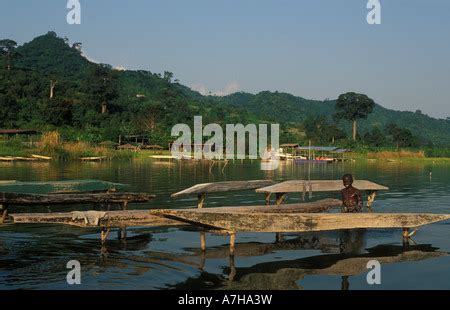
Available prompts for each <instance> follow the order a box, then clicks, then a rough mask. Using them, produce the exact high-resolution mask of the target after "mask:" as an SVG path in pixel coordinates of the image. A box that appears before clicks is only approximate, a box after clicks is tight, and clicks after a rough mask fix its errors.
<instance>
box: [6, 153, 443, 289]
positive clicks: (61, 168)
mask: <svg viewBox="0 0 450 310" xmlns="http://www.w3.org/2000/svg"><path fill="white" fill-rule="evenodd" d="M430 172H432V177H431V178H430ZM344 173H353V174H354V176H355V177H356V178H359V179H368V180H371V181H374V182H377V183H380V184H383V185H386V186H388V187H389V188H390V190H389V191H388V192H382V193H380V194H379V196H378V197H377V200H376V202H375V204H374V209H375V210H376V212H429V213H449V212H450V190H449V189H450V187H449V183H450V165H448V164H433V163H418V164H405V163H388V162H373V163H370V162H369V163H341V164H327V165H323V164H322V165H321V164H319V165H315V166H308V165H295V164H291V163H288V164H282V165H281V166H280V167H279V169H277V170H276V171H273V172H265V171H261V169H260V163H259V162H250V161H246V162H240V161H239V162H235V163H229V164H228V165H226V166H225V167H224V164H223V163H222V164H220V165H217V164H216V165H214V166H212V167H211V166H210V165H209V164H207V163H189V162H183V163H164V162H156V161H151V160H141V161H134V162H121V163H50V164H48V163H44V164H35V163H32V164H30V163H15V164H12V163H0V180H8V179H14V180H20V181H46V180H69V179H85V178H89V179H100V180H106V181H112V182H120V183H127V184H130V190H131V191H142V192H148V193H152V194H156V195H157V198H156V199H155V200H153V201H152V202H150V203H148V204H142V205H136V204H135V205H131V207H130V208H135V209H148V208H182V207H192V206H194V205H195V203H196V198H185V199H177V200H175V199H171V198H170V194H171V193H174V192H176V191H179V190H182V189H184V188H187V187H190V186H192V185H194V184H196V183H205V182H215V181H224V180H251V179H269V178H270V179H274V180H289V179H301V178H306V179H308V178H310V179H339V178H340V177H341V176H342V175H343V174H344ZM306 196H307V197H306V198H307V199H309V197H308V196H309V195H306ZM333 196H334V197H336V196H337V195H336V194H333V193H323V194H318V193H314V195H313V197H312V198H311V199H312V200H316V199H320V198H325V197H333ZM337 198H338V197H337ZM263 200H264V199H263V196H262V195H260V194H259V195H258V194H256V193H254V192H253V191H245V192H236V193H232V194H222V193H220V194H215V195H209V196H208V197H207V206H210V207H217V206H226V205H254V204H262V203H263ZM301 200H302V194H293V195H290V196H289V197H288V202H299V201H301ZM80 208H83V209H86V210H88V209H89V208H92V206H81V207H80V206H78V207H52V208H51V210H50V209H49V208H48V207H38V208H34V207H33V209H32V210H31V208H25V207H23V208H16V209H15V210H14V211H13V212H30V211H33V212H49V211H70V210H75V209H80ZM115 236H116V234H115V232H113V233H112V234H111V236H110V238H109V241H108V242H107V244H106V246H103V247H102V246H101V244H100V241H99V234H98V231H96V230H93V229H82V228H74V227H67V226H58V225H5V226H2V227H0V289H173V288H181V289H341V288H349V289H370V290H372V289H450V255H449V253H450V221H446V222H440V223H436V224H432V225H428V226H425V227H422V228H420V229H419V230H418V232H417V234H416V236H414V238H413V239H414V242H415V243H411V244H409V245H404V244H403V242H402V237H401V231H400V230H359V231H352V232H345V231H336V232H326V233H314V234H313V233H298V234H285V235H284V236H283V240H282V241H281V242H275V236H274V234H270V233H260V234H256V233H240V234H238V235H237V244H236V257H235V259H234V261H230V259H229V257H228V242H229V241H228V238H227V237H225V236H220V235H214V234H209V233H207V234H206V239H207V246H208V248H207V251H206V254H205V255H202V254H201V251H200V232H198V231H196V230H195V229H192V228H190V229H187V228H185V229H179V228H169V229H161V228H159V229H156V228H142V227H135V228H129V229H128V237H129V238H128V240H127V241H126V242H120V241H118V240H117V238H115ZM73 259H76V260H79V261H80V263H81V265H82V285H79V286H76V287H73V286H69V285H67V283H66V275H67V271H68V270H67V269H66V264H67V262H68V261H69V260H73ZM371 259H377V260H378V261H380V263H381V266H382V273H381V275H382V276H381V281H382V284H381V285H376V286H370V285H368V284H367V282H366V275H367V271H368V270H367V268H366V264H367V262H368V261H369V260H371Z"/></svg>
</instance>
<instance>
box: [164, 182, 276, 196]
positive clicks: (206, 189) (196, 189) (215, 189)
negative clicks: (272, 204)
mask: <svg viewBox="0 0 450 310" xmlns="http://www.w3.org/2000/svg"><path fill="white" fill-rule="evenodd" d="M274 184H276V182H275V181H272V180H252V181H225V182H216V183H203V184H197V185H194V186H192V187H189V188H187V189H185V190H182V191H181V192H178V193H175V194H172V197H179V196H185V195H198V194H208V193H219V192H231V191H243V190H251V189H256V188H260V187H263V186H269V185H274Z"/></svg>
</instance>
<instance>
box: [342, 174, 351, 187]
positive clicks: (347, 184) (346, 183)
mask: <svg viewBox="0 0 450 310" xmlns="http://www.w3.org/2000/svg"><path fill="white" fill-rule="evenodd" d="M342 183H344V186H345V187H346V188H347V187H350V186H351V185H352V184H353V176H352V175H351V174H344V176H343V177H342Z"/></svg>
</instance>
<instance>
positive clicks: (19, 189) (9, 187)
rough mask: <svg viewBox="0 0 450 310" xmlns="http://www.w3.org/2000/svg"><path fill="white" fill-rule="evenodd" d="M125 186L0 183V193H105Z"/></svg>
mask: <svg viewBox="0 0 450 310" xmlns="http://www.w3.org/2000/svg"><path fill="white" fill-rule="evenodd" d="M126 186H127V185H126V184H120V183H112V182H107V181H100V180H70V181H48V182H18V181H11V182H8V181H5V182H0V193H23V194H51V193H62V192H64V193H66V192H73V193H81V192H94V191H107V190H111V189H122V188H125V187H126Z"/></svg>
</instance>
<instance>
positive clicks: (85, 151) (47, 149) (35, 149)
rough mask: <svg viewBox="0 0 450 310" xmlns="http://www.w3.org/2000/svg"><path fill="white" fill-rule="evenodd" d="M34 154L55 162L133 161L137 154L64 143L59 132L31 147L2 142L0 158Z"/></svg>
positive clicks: (43, 137) (21, 143)
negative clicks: (86, 159) (93, 158)
mask: <svg viewBox="0 0 450 310" xmlns="http://www.w3.org/2000/svg"><path fill="white" fill-rule="evenodd" d="M32 154H36V155H41V156H49V157H52V159H55V160H79V159H80V158H83V157H106V158H108V159H112V160H122V159H132V158H134V157H136V153H133V152H131V151H128V150H114V149H112V148H107V147H104V146H94V145H90V144H89V143H86V142H63V141H61V139H60V137H59V134H58V133H57V132H50V133H46V134H44V135H43V136H42V138H41V140H40V141H39V142H37V143H34V144H33V146H29V144H28V143H26V142H24V141H23V140H21V139H10V140H7V141H0V156H2V157H5V156H12V157H30V156H31V155H32Z"/></svg>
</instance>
